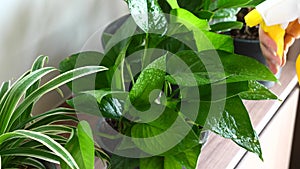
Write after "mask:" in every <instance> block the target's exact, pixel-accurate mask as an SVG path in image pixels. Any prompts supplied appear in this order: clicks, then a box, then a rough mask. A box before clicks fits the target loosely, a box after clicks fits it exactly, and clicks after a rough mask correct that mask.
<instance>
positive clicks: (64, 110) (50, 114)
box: [12, 108, 76, 130]
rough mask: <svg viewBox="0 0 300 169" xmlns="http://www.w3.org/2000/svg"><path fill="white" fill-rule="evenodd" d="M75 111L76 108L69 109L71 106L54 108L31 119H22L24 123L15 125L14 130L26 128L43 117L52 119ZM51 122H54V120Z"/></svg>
mask: <svg viewBox="0 0 300 169" xmlns="http://www.w3.org/2000/svg"><path fill="white" fill-rule="evenodd" d="M75 113H76V112H75V110H74V109H69V108H56V109H52V110H49V111H48V112H45V113H42V114H39V115H36V116H33V117H30V118H29V119H26V120H24V121H22V123H20V124H18V125H17V126H15V127H13V129H12V130H18V129H23V128H25V126H27V127H29V126H30V125H32V124H34V123H36V122H38V121H39V120H42V119H44V118H47V117H50V119H51V118H53V117H56V116H57V115H67V114H75ZM51 122H53V120H52V121H51ZM46 124H47V123H46Z"/></svg>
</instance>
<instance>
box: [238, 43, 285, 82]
mask: <svg viewBox="0 0 300 169" xmlns="http://www.w3.org/2000/svg"><path fill="white" fill-rule="evenodd" d="M234 52H235V53H236V54H240V55H245V56H249V57H252V58H254V59H256V60H257V61H259V62H260V63H262V64H264V65H266V66H268V65H267V62H266V59H265V58H264V56H263V54H262V52H261V49H260V45H259V40H248V39H238V38H234ZM280 73H281V70H279V72H278V73H277V74H276V75H275V76H276V77H277V78H279V77H280ZM260 83H261V84H263V85H264V86H266V87H267V88H270V87H272V86H274V84H275V82H267V81H260Z"/></svg>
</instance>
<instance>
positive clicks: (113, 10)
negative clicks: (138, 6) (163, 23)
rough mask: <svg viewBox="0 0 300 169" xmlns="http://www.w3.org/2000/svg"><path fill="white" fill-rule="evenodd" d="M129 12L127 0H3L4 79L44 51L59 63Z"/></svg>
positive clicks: (0, 46)
mask: <svg viewBox="0 0 300 169" xmlns="http://www.w3.org/2000/svg"><path fill="white" fill-rule="evenodd" d="M126 13H128V12H127V6H126V3H125V2H124V1H123V0H1V1H0V83H2V82H3V81H7V80H14V79H16V78H18V77H19V76H20V75H21V74H22V73H23V72H25V71H26V70H28V69H30V66H31V64H32V62H33V60H34V59H35V58H36V57H37V56H38V55H41V54H44V55H48V56H49V57H50V59H49V65H55V66H57V65H58V63H59V61H60V60H61V59H63V58H64V57H66V56H68V55H70V54H72V53H76V52H78V51H80V50H81V49H82V47H83V45H84V44H85V42H86V41H87V39H88V38H89V37H90V36H91V35H92V34H93V33H94V32H96V31H98V30H99V29H103V28H104V27H105V25H107V24H108V23H110V22H112V21H113V20H114V19H117V18H118V17H120V16H122V15H124V14H126ZM99 39H100V37H99ZM47 102H49V100H48V101H47Z"/></svg>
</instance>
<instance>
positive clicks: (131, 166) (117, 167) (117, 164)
mask: <svg viewBox="0 0 300 169" xmlns="http://www.w3.org/2000/svg"><path fill="white" fill-rule="evenodd" d="M139 163H140V159H138V158H126V157H120V156H117V155H115V154H113V155H112V157H111V168H112V169H125V168H126V169H136V168H137V167H139Z"/></svg>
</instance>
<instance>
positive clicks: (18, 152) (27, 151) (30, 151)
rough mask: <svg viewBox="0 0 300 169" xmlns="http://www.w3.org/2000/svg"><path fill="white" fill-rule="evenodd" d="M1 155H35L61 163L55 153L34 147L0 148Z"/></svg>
mask: <svg viewBox="0 0 300 169" xmlns="http://www.w3.org/2000/svg"><path fill="white" fill-rule="evenodd" d="M0 155H1V156H3V157H4V156H26V157H33V158H37V159H41V160H45V161H49V162H51V163H55V164H59V157H58V156H56V155H55V154H53V153H51V152H49V151H45V150H40V149H33V148H23V147H18V148H12V149H8V150H0Z"/></svg>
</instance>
